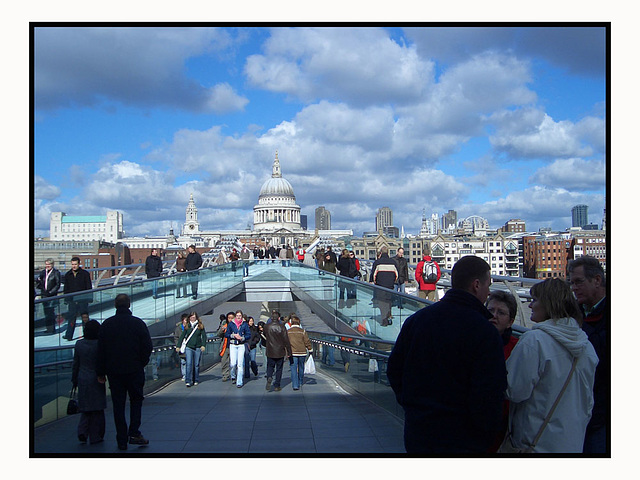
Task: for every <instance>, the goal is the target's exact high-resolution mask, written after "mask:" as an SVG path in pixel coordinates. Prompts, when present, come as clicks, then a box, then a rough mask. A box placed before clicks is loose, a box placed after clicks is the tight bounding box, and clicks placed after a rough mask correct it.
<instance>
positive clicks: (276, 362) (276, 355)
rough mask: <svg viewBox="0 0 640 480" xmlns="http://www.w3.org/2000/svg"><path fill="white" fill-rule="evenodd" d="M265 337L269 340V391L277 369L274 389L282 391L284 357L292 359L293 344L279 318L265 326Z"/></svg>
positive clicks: (274, 318)
mask: <svg viewBox="0 0 640 480" xmlns="http://www.w3.org/2000/svg"><path fill="white" fill-rule="evenodd" d="M264 336H265V337H266V339H267V390H271V379H272V377H273V370H274V367H275V371H276V379H275V382H273V387H274V390H275V391H276V392H279V391H280V390H282V388H281V387H280V380H281V379H282V366H283V364H284V357H285V356H287V357H291V355H292V351H291V343H290V342H289V335H287V329H286V328H285V326H284V323H282V320H280V318H279V317H275V316H274V317H273V319H272V320H271V322H269V323H267V324H266V325H265V326H264Z"/></svg>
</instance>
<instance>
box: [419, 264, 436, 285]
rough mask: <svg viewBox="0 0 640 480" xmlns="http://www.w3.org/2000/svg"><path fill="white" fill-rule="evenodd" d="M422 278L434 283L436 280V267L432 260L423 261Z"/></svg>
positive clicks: (426, 281)
mask: <svg viewBox="0 0 640 480" xmlns="http://www.w3.org/2000/svg"><path fill="white" fill-rule="evenodd" d="M422 280H424V282H425V283H436V282H437V281H438V267H436V264H435V263H433V262H427V261H425V262H424V264H423V265H422Z"/></svg>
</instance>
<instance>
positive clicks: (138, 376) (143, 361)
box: [96, 293, 153, 450]
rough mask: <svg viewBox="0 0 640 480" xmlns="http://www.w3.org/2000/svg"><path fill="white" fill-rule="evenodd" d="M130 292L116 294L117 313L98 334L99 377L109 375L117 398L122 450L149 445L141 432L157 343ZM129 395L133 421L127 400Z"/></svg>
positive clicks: (115, 414) (115, 406)
mask: <svg viewBox="0 0 640 480" xmlns="http://www.w3.org/2000/svg"><path fill="white" fill-rule="evenodd" d="M130 306H131V300H130V299H129V296H128V295H126V294H124V293H121V294H119V295H118V296H116V298H115V307H116V314H115V315H114V316H112V317H109V318H107V319H106V320H105V321H104V322H103V323H102V326H101V327H100V334H99V336H98V361H97V365H96V373H97V375H98V381H99V382H101V383H104V382H105V375H106V376H107V377H109V389H110V390H111V400H112V401H113V419H114V422H115V424H116V441H117V442H118V448H119V449H120V450H126V449H127V440H128V443H130V444H132V445H147V444H148V443H149V440H147V439H146V438H144V437H143V436H142V434H141V433H140V424H141V423H142V401H143V400H144V394H143V387H144V367H145V366H146V365H147V364H148V363H149V357H150V356H151V351H152V350H153V346H152V343H151V336H150V335H149V329H148V328H147V325H146V324H145V323H144V322H143V321H142V320H141V319H139V318H138V317H134V316H133V315H132V314H131V310H129V307H130ZM127 394H128V395H129V421H130V424H129V426H128V427H127V419H126V417H125V404H126V401H127Z"/></svg>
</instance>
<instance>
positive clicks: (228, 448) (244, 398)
mask: <svg viewBox="0 0 640 480" xmlns="http://www.w3.org/2000/svg"><path fill="white" fill-rule="evenodd" d="M258 363H259V365H260V366H259V372H258V376H257V377H256V376H254V375H253V374H252V375H251V378H250V379H249V380H248V381H246V383H245V385H244V386H243V387H242V388H237V386H236V385H234V384H232V383H231V382H230V381H229V382H222V376H221V371H220V364H219V363H218V364H216V365H214V366H213V367H211V368H210V369H208V370H207V371H204V372H202V373H201V375H200V383H199V384H198V385H197V386H195V387H190V388H187V387H186V386H185V384H184V382H182V381H181V380H176V381H174V382H172V383H170V384H168V385H167V386H166V387H164V388H163V389H162V390H160V391H158V392H156V393H153V394H151V395H148V396H147V397H146V398H145V401H144V404H143V408H142V425H141V428H140V430H141V431H142V433H143V435H144V436H145V437H146V438H148V439H149V441H150V443H149V445H148V446H143V447H142V446H134V445H130V446H129V448H128V450H126V451H120V450H118V448H117V445H116V441H115V427H114V424H113V416H112V411H111V405H110V402H109V405H108V408H107V410H106V411H105V415H106V425H107V428H106V435H105V441H104V442H102V443H99V444H95V445H89V444H82V443H80V442H79V441H78V439H77V435H76V427H77V423H78V419H79V418H78V416H75V415H74V416H67V417H64V418H62V419H60V420H57V421H55V422H52V423H49V424H47V425H44V426H42V427H39V428H38V429H37V433H36V435H34V446H33V452H34V454H36V455H38V454H44V455H50V454H66V455H71V456H84V455H87V456H102V455H111V454H125V455H134V456H148V455H149V454H160V455H162V456H168V455H182V454H201V455H206V454H211V455H219V454H242V453H252V454H261V453H262V454H266V453H275V454H284V455H302V456H304V455H307V454H327V455H347V456H348V455H353V454H356V455H358V454H372V453H373V454H377V455H384V454H388V455H398V454H402V453H404V444H403V423H402V421H401V420H400V419H398V418H397V417H396V416H394V415H392V414H390V413H389V412H387V411H386V410H384V409H383V408H381V407H379V406H377V405H375V404H374V403H372V402H371V401H369V400H367V399H366V398H364V397H362V396H361V395H359V394H357V393H355V392H353V391H349V390H348V387H344V388H343V387H342V386H341V385H340V384H338V382H336V381H335V380H334V379H332V378H331V377H329V376H328V375H325V374H324V373H322V371H321V369H320V368H318V372H317V373H316V374H315V375H307V376H306V377H305V381H304V385H303V387H302V388H301V389H300V390H298V391H294V390H293V389H292V388H291V381H290V375H289V366H288V365H287V364H286V362H285V367H284V372H283V378H282V390H281V391H279V392H275V391H266V389H265V386H266V379H265V378H264V373H265V366H266V362H265V359H264V357H263V358H262V359H261V358H260V355H258ZM345 388H346V389H345Z"/></svg>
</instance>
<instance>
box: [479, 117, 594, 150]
mask: <svg viewBox="0 0 640 480" xmlns="http://www.w3.org/2000/svg"><path fill="white" fill-rule="evenodd" d="M491 120H492V121H493V122H494V123H495V124H496V125H497V131H496V134H495V135H491V137H490V141H491V144H492V145H493V146H494V148H496V149H497V150H498V151H503V152H505V153H507V154H509V155H510V156H512V157H514V158H518V157H529V158H536V157H572V156H578V157H582V156H589V155H591V154H592V153H593V149H592V148H591V146H589V145H585V144H584V143H582V142H581V141H580V140H581V136H582V131H583V130H584V128H581V129H576V126H575V125H574V124H573V123H572V122H570V121H568V120H561V121H557V122H556V121H554V120H553V118H551V117H550V116H549V115H547V114H546V113H544V112H543V111H541V110H537V109H522V110H517V111H503V112H498V113H496V114H494V115H492V116H491Z"/></svg>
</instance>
